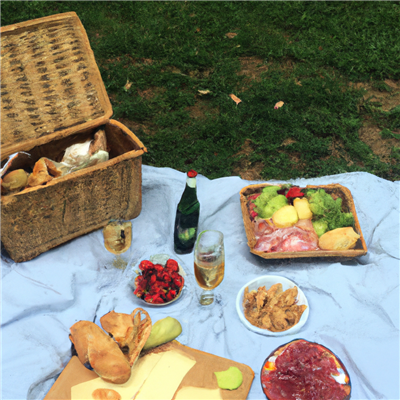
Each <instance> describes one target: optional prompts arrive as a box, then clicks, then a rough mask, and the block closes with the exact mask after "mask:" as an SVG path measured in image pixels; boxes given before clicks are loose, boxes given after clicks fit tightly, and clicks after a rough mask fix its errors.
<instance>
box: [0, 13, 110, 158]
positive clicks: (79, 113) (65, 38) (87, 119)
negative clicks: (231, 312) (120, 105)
mask: <svg viewBox="0 0 400 400" xmlns="http://www.w3.org/2000/svg"><path fill="white" fill-rule="evenodd" d="M0 32H1V158H2V160H3V159H4V158H6V157H7V156H9V155H10V154H12V153H15V152H17V151H22V150H24V151H28V150H30V149H32V148H33V147H35V146H38V145H42V144H44V143H48V142H50V141H52V140H54V139H55V138H57V139H58V138H62V137H65V136H68V135H70V134H71V133H74V132H77V131H79V130H81V129H86V128H89V127H92V126H97V125H101V124H103V123H106V122H107V121H108V119H109V118H110V117H111V115H112V108H111V103H110V100H109V98H108V95H107V92H106V89H105V87H104V83H103V81H102V79H101V75H100V71H99V69H98V67H97V64H96V60H95V58H94V54H93V51H92V49H91V47H90V43H89V40H88V37H87V35H86V31H85V29H84V27H83V25H82V23H81V21H80V19H79V18H78V16H77V14H76V13H75V12H68V13H63V14H56V15H52V16H49V17H44V18H39V19H34V20H31V21H26V22H22V23H17V24H13V25H9V26H4V27H2V28H1V30H0Z"/></svg>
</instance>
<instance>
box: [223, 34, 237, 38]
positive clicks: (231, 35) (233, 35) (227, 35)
mask: <svg viewBox="0 0 400 400" xmlns="http://www.w3.org/2000/svg"><path fill="white" fill-rule="evenodd" d="M236 35H237V33H233V32H228V33H226V34H225V36H226V37H228V38H229V39H233V38H234V37H235V36H236Z"/></svg>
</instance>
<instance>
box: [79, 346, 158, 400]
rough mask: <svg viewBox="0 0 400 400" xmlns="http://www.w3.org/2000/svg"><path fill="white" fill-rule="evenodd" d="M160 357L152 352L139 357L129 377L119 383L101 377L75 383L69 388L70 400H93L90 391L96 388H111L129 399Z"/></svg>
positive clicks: (122, 399) (122, 398) (124, 399)
mask: <svg viewBox="0 0 400 400" xmlns="http://www.w3.org/2000/svg"><path fill="white" fill-rule="evenodd" d="M161 358H162V354H154V353H152V354H148V355H147V356H144V357H142V358H139V360H138V361H137V363H136V364H135V365H134V366H133V367H132V372H131V377H130V378H129V379H128V381H127V382H125V383H123V384H121V385H116V384H115V383H109V382H105V381H103V379H101V378H96V379H92V380H91V381H87V382H84V383H80V384H79V385H75V386H73V387H72V388H71V400H93V397H92V393H93V392H94V391H95V390H96V389H112V390H115V391H116V392H117V393H119V395H120V396H121V400H129V399H131V398H132V397H133V396H135V394H136V393H137V392H138V390H139V389H140V388H141V386H142V385H143V382H144V381H145V380H146V378H147V377H148V376H149V375H150V374H151V371H152V370H153V368H154V367H155V365H156V364H157V363H158V362H159V361H160V360H161Z"/></svg>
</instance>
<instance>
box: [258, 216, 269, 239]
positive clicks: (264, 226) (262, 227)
mask: <svg viewBox="0 0 400 400" xmlns="http://www.w3.org/2000/svg"><path fill="white" fill-rule="evenodd" d="M273 231H274V228H273V227H272V226H271V225H270V224H268V222H267V221H266V220H265V219H259V220H257V221H255V222H254V234H255V235H256V238H257V239H258V238H259V237H261V236H263V235H267V234H270V233H272V232H273Z"/></svg>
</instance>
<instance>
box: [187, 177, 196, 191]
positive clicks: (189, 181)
mask: <svg viewBox="0 0 400 400" xmlns="http://www.w3.org/2000/svg"><path fill="white" fill-rule="evenodd" d="M186 184H187V185H188V186H189V187H190V188H192V189H194V188H195V187H196V178H187V179H186Z"/></svg>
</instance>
